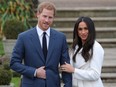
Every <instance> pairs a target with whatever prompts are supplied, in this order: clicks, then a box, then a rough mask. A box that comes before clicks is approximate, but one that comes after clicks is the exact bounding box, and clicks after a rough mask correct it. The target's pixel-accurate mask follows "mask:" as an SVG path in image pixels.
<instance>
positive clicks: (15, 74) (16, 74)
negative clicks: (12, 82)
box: [12, 71, 21, 77]
mask: <svg viewBox="0 0 116 87" xmlns="http://www.w3.org/2000/svg"><path fill="white" fill-rule="evenodd" d="M12 73H13V77H21V74H20V73H17V72H15V71H13V72H12Z"/></svg>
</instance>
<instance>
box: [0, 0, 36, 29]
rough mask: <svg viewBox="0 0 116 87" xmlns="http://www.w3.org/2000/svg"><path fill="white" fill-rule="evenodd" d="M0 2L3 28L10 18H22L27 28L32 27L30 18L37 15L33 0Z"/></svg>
mask: <svg viewBox="0 0 116 87" xmlns="http://www.w3.org/2000/svg"><path fill="white" fill-rule="evenodd" d="M0 3H1V4H0V18H1V20H2V24H1V30H3V26H4V24H5V22H6V20H9V19H16V20H20V21H22V22H23V23H24V25H25V26H26V27H27V28H28V27H31V25H30V24H29V22H28V19H29V18H31V17H35V14H34V8H33V3H32V0H29V1H26V0H0Z"/></svg>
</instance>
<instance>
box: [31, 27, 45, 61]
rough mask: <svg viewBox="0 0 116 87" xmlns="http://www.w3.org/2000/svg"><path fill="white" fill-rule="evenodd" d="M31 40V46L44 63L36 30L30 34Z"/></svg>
mask: <svg viewBox="0 0 116 87" xmlns="http://www.w3.org/2000/svg"><path fill="white" fill-rule="evenodd" d="M31 40H32V43H33V46H34V47H35V49H36V50H37V52H38V53H39V55H40V56H41V59H42V60H43V61H45V60H44V55H43V52H42V48H41V44H40V40H39V37H38V34H37V30H36V28H34V29H33V31H32V33H31Z"/></svg>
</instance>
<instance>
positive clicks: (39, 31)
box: [36, 25, 50, 36]
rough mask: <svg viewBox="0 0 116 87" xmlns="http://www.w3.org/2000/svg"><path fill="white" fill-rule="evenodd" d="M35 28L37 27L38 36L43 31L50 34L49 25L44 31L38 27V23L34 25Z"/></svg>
mask: <svg viewBox="0 0 116 87" xmlns="http://www.w3.org/2000/svg"><path fill="white" fill-rule="evenodd" d="M36 29H37V33H38V35H39V36H41V35H43V32H46V34H47V36H50V27H49V28H48V29H47V30H46V31H43V30H42V29H40V28H39V27H38V25H37V26H36Z"/></svg>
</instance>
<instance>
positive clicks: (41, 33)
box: [36, 25, 50, 49]
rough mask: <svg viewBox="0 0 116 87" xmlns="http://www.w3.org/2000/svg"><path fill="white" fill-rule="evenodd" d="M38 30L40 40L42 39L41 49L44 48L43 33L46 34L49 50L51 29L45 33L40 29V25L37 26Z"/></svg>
mask: <svg viewBox="0 0 116 87" xmlns="http://www.w3.org/2000/svg"><path fill="white" fill-rule="evenodd" d="M36 29H37V34H38V37H39V39H40V44H41V47H43V46H42V38H43V32H46V40H47V49H48V46H49V38H50V27H49V28H48V29H47V30H46V31H43V30H42V29H40V28H39V27H38V25H37V26H36Z"/></svg>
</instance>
